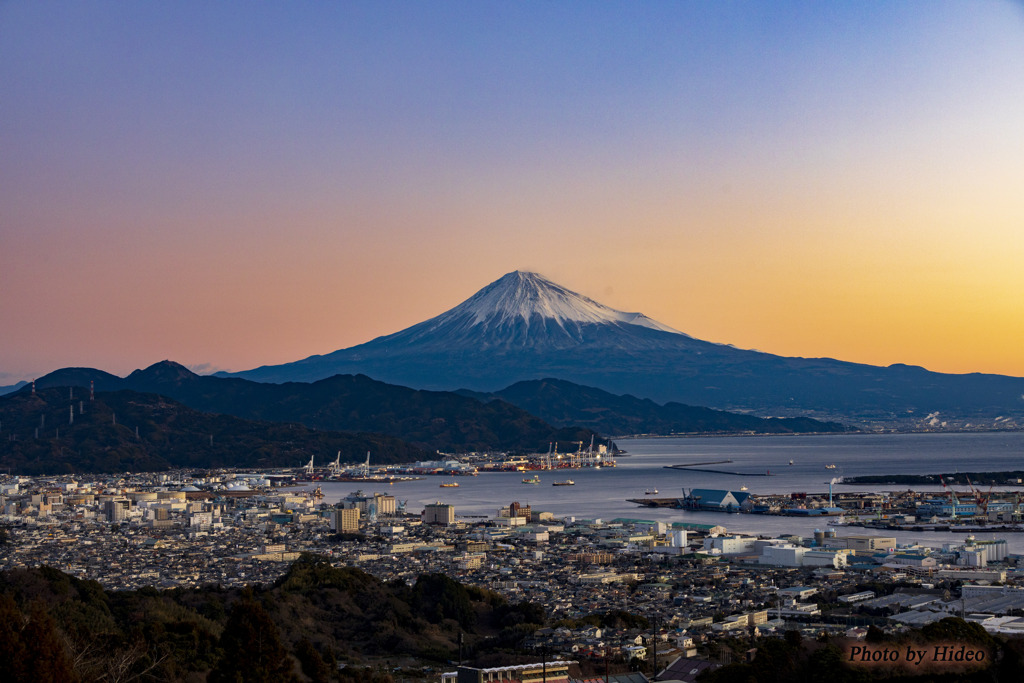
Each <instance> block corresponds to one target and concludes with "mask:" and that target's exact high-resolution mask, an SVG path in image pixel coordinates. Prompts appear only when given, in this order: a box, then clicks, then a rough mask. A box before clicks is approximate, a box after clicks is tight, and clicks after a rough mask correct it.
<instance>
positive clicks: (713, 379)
mask: <svg viewBox="0 0 1024 683" xmlns="http://www.w3.org/2000/svg"><path fill="white" fill-rule="evenodd" d="M339 373H342V374H356V373H362V374H366V375H369V376H370V377H373V378H375V379H378V380H381V381H384V382H388V383H392V384H401V385H405V386H411V387H415V388H419V389H441V390H454V389H468V390H472V391H478V392H493V391H497V390H499V389H502V388H504V387H506V386H508V385H510V384H513V383H515V382H519V381H523V380H538V379H545V378H557V379H562V380H568V381H570V382H574V383H577V384H583V385H587V386H591V387H597V388H600V389H603V390H605V391H609V392H612V393H616V394H631V395H633V396H637V397H640V398H647V399H652V400H654V401H677V402H682V403H687V404H690V405H699V406H708V407H712V408H717V409H722V410H733V411H746V412H753V413H756V414H762V415H797V414H799V415H812V416H818V417H836V416H843V417H846V418H862V419H865V420H883V421H892V420H904V419H911V420H915V419H916V420H923V419H925V417H926V416H930V415H931V414H932V413H936V412H938V413H940V414H941V415H943V419H946V418H947V417H950V418H952V417H957V418H963V419H968V418H970V419H978V420H984V419H988V420H993V419H995V418H996V417H997V416H1000V417H1003V418H1005V417H1006V416H1021V415H1024V379H1021V378H1015V377H1006V376H1001V375H981V374H969V375H948V374H941V373H935V372H929V371H927V370H925V369H924V368H920V367H915V366H908V365H893V366H889V367H878V366H871V365H862V364H857V363H848V362H843V361H838V360H833V359H829V358H810V359H808V358H787V357H782V356H775V355H772V354H768V353H761V352H758V351H750V350H744V349H739V348H736V347H733V346H730V345H726V344H715V343H711V342H706V341H702V340H699V339H695V338H694V337H691V336H689V335H687V334H684V333H682V332H679V331H677V330H674V329H672V328H671V327H669V326H667V325H663V324H661V323H659V322H657V321H655V320H652V319H651V318H648V317H647V316H645V315H643V314H642V313H626V312H623V311H618V310H615V309H613V308H609V307H608V306H604V305H602V304H600V303H598V302H596V301H593V300H591V299H589V298H587V297H585V296H582V295H580V294H577V293H575V292H573V291H570V290H569V289H566V288H565V287H562V286H560V285H558V284H555V283H553V282H551V281H549V280H547V279H545V278H543V277H541V276H540V275H537V274H536V273H529V272H522V271H515V272H512V273H508V274H507V275H505V276H503V277H501V278H500V279H498V280H496V281H495V282H492V283H491V284H489V285H487V286H486V287H484V288H483V289H481V290H480V291H478V292H477V293H476V294H474V295H473V296H471V297H470V298H469V299H467V300H466V301H464V302H463V303H461V304H459V305H458V306H456V307H455V308H452V309H450V310H448V311H446V312H444V313H442V314H440V315H438V316H437V317H434V318H431V319H429V320H426V321H424V322H421V323H419V324H417V325H413V326H412V327H409V328H406V329H404V330H401V331H399V332H396V333H394V334H390V335H387V336H383V337H378V338H377V339H374V340H372V341H369V342H366V343H364V344H360V345H358V346H353V347H351V348H348V349H342V350H339V351H335V352H333V353H329V354H326V355H319V356H310V357H309V358H306V359H304V360H300V361H296V362H293V363H287V364H284V365H275V366H263V367H260V368H256V369H253V370H248V371H245V372H240V373H234V374H233V375H231V376H235V377H243V378H246V379H251V380H256V381H262V382H287V381H301V382H308V381H315V380H318V379H322V378H325V377H329V376H331V375H335V374H339Z"/></svg>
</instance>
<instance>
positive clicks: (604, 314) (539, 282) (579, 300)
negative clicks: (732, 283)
mask: <svg viewBox="0 0 1024 683" xmlns="http://www.w3.org/2000/svg"><path fill="white" fill-rule="evenodd" d="M652 334H653V335H654V336H655V337H657V338H658V339H659V340H660V339H661V338H662V337H664V336H665V335H671V336H672V337H675V338H678V337H684V338H687V337H686V335H684V334H682V333H681V332H678V331H676V330H673V329H672V328H670V327H668V326H667V325H662V324H660V323H658V322H656V321H654V320H651V319H650V318H648V317H647V316H645V315H643V314H642V313H624V312H623V311H617V310H615V309H614V308H609V307H608V306H604V305H602V304H599V303H597V302H596V301H593V300H591V299H588V298H587V297H585V296H582V295H580V294H577V293H576V292H573V291H571V290H568V289H566V288H565V287H562V286H560V285H557V284H555V283H554V282H551V281H550V280H547V279H545V278H543V277H541V276H540V275H537V274H536V273H528V272H523V271H518V270H517V271H514V272H511V273H508V274H507V275H505V276H503V277H501V278H499V279H498V280H495V281H494V282H492V283H491V284H489V285H487V286H486V287H484V288H483V289H481V290H480V291H479V292H477V293H476V294H474V295H473V296H471V297H470V298H469V299H467V300H466V301H464V302H462V303H461V304H459V305H458V306H456V307H455V308H452V309H450V310H448V311H445V312H444V313H442V314H441V315H439V316H437V317H434V318H431V319H430V320H426V321H424V322H422V323H420V324H418V325H413V326H412V327H409V328H407V329H405V330H402V331H401V332H396V333H395V334H392V335H388V336H386V337H380V338H378V339H374V340H373V341H372V342H369V343H368V344H364V345H363V347H369V346H371V345H373V346H381V345H385V346H386V347H387V348H388V349H389V353H390V354H391V355H392V357H394V356H395V355H402V354H404V353H405V352H406V351H410V350H411V351H413V352H414V353H422V352H423V351H443V352H445V353H451V352H452V351H456V350H459V349H463V350H465V351H473V352H477V351H480V350H490V351H495V350H502V351H509V352H511V351H543V350H552V349H568V348H574V347H577V346H579V345H580V344H587V345H594V344H598V345H603V346H615V347H629V348H632V347H634V346H636V345H637V343H638V341H639V342H640V345H641V346H643V345H645V344H646V343H647V342H646V341H641V340H646V339H647V338H648V337H649V336H650V335H652ZM638 336H639V338H638ZM360 348H362V347H354V349H353V350H355V349H360Z"/></svg>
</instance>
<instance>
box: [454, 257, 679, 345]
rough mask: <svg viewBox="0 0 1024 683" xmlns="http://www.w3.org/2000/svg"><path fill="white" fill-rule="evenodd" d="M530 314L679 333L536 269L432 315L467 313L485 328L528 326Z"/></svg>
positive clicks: (502, 280) (500, 281)
mask: <svg viewBox="0 0 1024 683" xmlns="http://www.w3.org/2000/svg"><path fill="white" fill-rule="evenodd" d="M534 315H538V316H540V317H541V318H542V319H546V320H550V321H553V322H555V323H556V324H558V326H559V327H562V328H563V329H565V327H566V323H567V322H569V321H573V322H581V323H626V324H629V325H639V326H642V327H648V328H650V329H653V330H661V331H662V332H672V333H674V334H682V332H679V331H678V330H674V329H672V328H671V327H669V326H667V325H662V324H661V323H659V322H657V321H655V320H651V319H650V318H648V317H647V316H645V315H644V314H643V313H625V312H623V311H617V310H615V309H614V308H609V307H608V306H605V305H603V304H599V303H597V302H596V301H594V300H593V299H588V298H587V297H585V296H582V295H580V294H577V293H576V292H573V291H571V290H568V289H566V288H565V287H562V286H560V285H557V284H555V283H554V282H551V281H550V280H547V279H546V278H543V277H541V276H540V275H538V274H536V273H529V272H524V271H520V270H517V271H514V272H512V273H508V274H507V275H505V276H503V277H501V278H500V279H498V280H496V281H494V282H492V283H491V284H490V285H488V286H487V287H484V288H483V289H481V290H480V291H479V292H477V293H476V294H474V295H473V296H472V297H470V298H469V299H467V300H466V301H464V302H463V303H462V304H460V305H458V306H456V307H455V308H453V309H451V310H449V311H447V312H446V313H442V314H441V315H439V316H438V317H437V318H434V320H435V321H437V322H438V323H444V322H448V321H450V320H453V319H455V318H459V317H464V316H471V317H472V318H473V324H475V325H482V326H484V327H485V328H489V327H496V326H498V327H500V326H503V325H512V324H516V323H519V322H520V321H521V322H522V323H523V324H525V325H527V326H529V324H530V321H531V319H532V318H533V317H534Z"/></svg>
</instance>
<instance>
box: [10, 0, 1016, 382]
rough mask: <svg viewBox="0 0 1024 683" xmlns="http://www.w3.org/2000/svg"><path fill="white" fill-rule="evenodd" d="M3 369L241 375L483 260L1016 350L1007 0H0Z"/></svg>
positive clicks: (761, 312)
mask: <svg viewBox="0 0 1024 683" xmlns="http://www.w3.org/2000/svg"><path fill="white" fill-rule="evenodd" d="M0 29H2V30H3V31H4V34H5V40H4V41H0V92H4V93H5V98H4V99H5V103H4V111H5V114H4V116H3V117H0V149H2V152H0V329H2V330H3V335H2V339H3V343H2V344H0V384H13V383H14V382H16V381H18V380H27V379H32V378H33V377H37V376H41V375H42V374H45V373H47V372H50V371H52V370H55V369H57V368H60V367H66V366H91V367H97V368H100V369H103V370H107V371H109V372H114V373H116V374H122V375H123V374H127V373H128V372H131V371H132V370H133V369H135V368H139V367H146V366H148V365H150V364H151V363H153V362H156V361H158V360H161V359H164V358H169V359H171V360H175V361H178V362H181V363H183V364H185V365H188V366H190V367H193V368H195V369H197V370H206V371H213V370H218V369H223V370H232V371H238V370H245V369H249V368H253V367H256V366H259V365H264V364H276V363H284V362H289V361H294V360H298V359H300V358H304V357H307V356H309V355H312V354H320V353H328V352H330V351H334V350H336V349H341V348H346V347H350V346H354V345H356V344H360V343H363V342H366V341H369V340H370V339H373V338H375V337H378V336H381V335H385V334H390V333H393V332H396V331H398V330H400V329H403V328H405V327H408V326H410V325H413V324H415V323H417V322H420V321H422V320H425V319H427V318H430V317H433V316H435V315H437V314H439V313H441V312H442V311H444V310H447V309H449V308H451V307H453V306H455V305H456V304H458V303H459V302H461V301H463V300H464V299H466V298H467V297H469V296H470V295H472V294H473V293H474V292H476V291H477V290H478V289H480V288H481V287H483V286H484V285H486V284H487V283H489V282H491V281H493V280H495V279H497V278H499V277H501V276H502V275H503V274H505V273H507V272H510V271H512V270H517V269H519V270H529V271H534V272H538V273H540V274H542V275H544V276H545V277H547V278H548V279H550V280H552V281H554V282H557V283H559V284H561V285H563V286H565V287H567V288H569V289H572V290H574V291H577V292H579V293H580V294H583V295H585V296H587V297H589V298H591V299H594V300H596V301H599V302H601V303H603V304H605V305H608V306H611V307H613V308H616V309H619V310H624V311H639V312H643V313H644V314H646V315H648V316H649V317H651V318H653V319H655V320H657V321H659V322H661V323H663V324H666V325H669V326H671V327H673V328H675V329H678V330H680V331H682V332H684V333H686V334H689V335H692V336H694V337H697V338H700V339H704V340H707V341H712V342H718V343H727V344H733V345H736V346H739V347H743V348H756V349H758V350H761V351H765V352H769V353H773V354H777V355H783V356H805V357H832V358H838V359H841V360H845V361H852V362H861V363H868V364H873V365H888V364H892V363H908V364H914V365H922V366H924V367H926V368H928V369H929V370H935V371H940V372H954V373H961V372H990V373H999V374H1007V375H1015V376H1024V358H1021V356H1020V354H1019V350H1018V349H1019V348H1020V344H1021V342H1022V341H1024V300H1022V298H1021V297H1020V295H1019V293H1020V292H1021V291H1024V272H1022V271H1021V269H1020V266H1019V264H1020V263H1021V262H1024V233H1022V232H1021V229H1020V228H1021V226H1022V225H1024V197H1022V196H1021V193H1020V191H1019V184H1020V182H1019V178H1020V174H1021V170H1022V168H1021V159H1022V158H1024V154H1022V153H1024V125H1022V124H1021V121H1024V82H1022V81H1021V79H1020V78H1019V74H1020V73H1022V72H1024V41H1021V40H1020V36H1021V35H1022V34H1024V6H1022V5H1021V3H1019V2H1010V1H1009V0H1007V1H1003V2H979V3H970V4H968V3H954V2H940V3H915V2H910V3H896V2H882V3H874V4H871V5H863V4H861V3H853V2H837V3H827V4H825V3H810V2H807V3H804V2H783V3H772V4H770V5H764V4H762V3H754V2H735V3H686V4H679V5H676V4H661V3H644V4H636V3H607V4H601V5H598V6H595V5H593V4H583V3H572V2H567V3H546V4H541V3H515V4H502V3H446V4H442V5H422V4H415V3H408V2H385V3H359V2H354V3H344V4H341V5H337V6H324V5H318V4H313V3H309V4H298V5H288V6H256V7H253V6H251V5H242V4H240V3H222V4H218V5H216V6H209V5H207V4H204V3H194V2H184V3H174V4H168V5H154V4H142V5H140V4H135V3H113V2H103V3H94V4H90V5H89V6H87V7H86V6H79V5H75V4H71V3H59V2H58V3H50V4H37V3H4V4H0Z"/></svg>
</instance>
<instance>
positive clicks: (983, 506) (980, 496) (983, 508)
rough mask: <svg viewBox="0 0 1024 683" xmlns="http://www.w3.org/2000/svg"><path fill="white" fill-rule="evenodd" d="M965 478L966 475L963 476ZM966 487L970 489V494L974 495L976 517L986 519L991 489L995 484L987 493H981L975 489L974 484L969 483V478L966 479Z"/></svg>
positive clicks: (993, 484)
mask: <svg viewBox="0 0 1024 683" xmlns="http://www.w3.org/2000/svg"><path fill="white" fill-rule="evenodd" d="M964 476H967V475H964ZM967 485H968V486H970V487H971V493H972V494H974V503H975V505H977V506H978V512H979V513H980V514H979V515H978V516H980V517H986V518H987V517H988V501H989V499H990V498H991V497H992V487H993V486H995V482H992V484H991V485H990V486H989V487H988V492H986V493H982V492H981V489H978V488H975V487H974V484H973V483H971V478H970V477H967Z"/></svg>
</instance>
